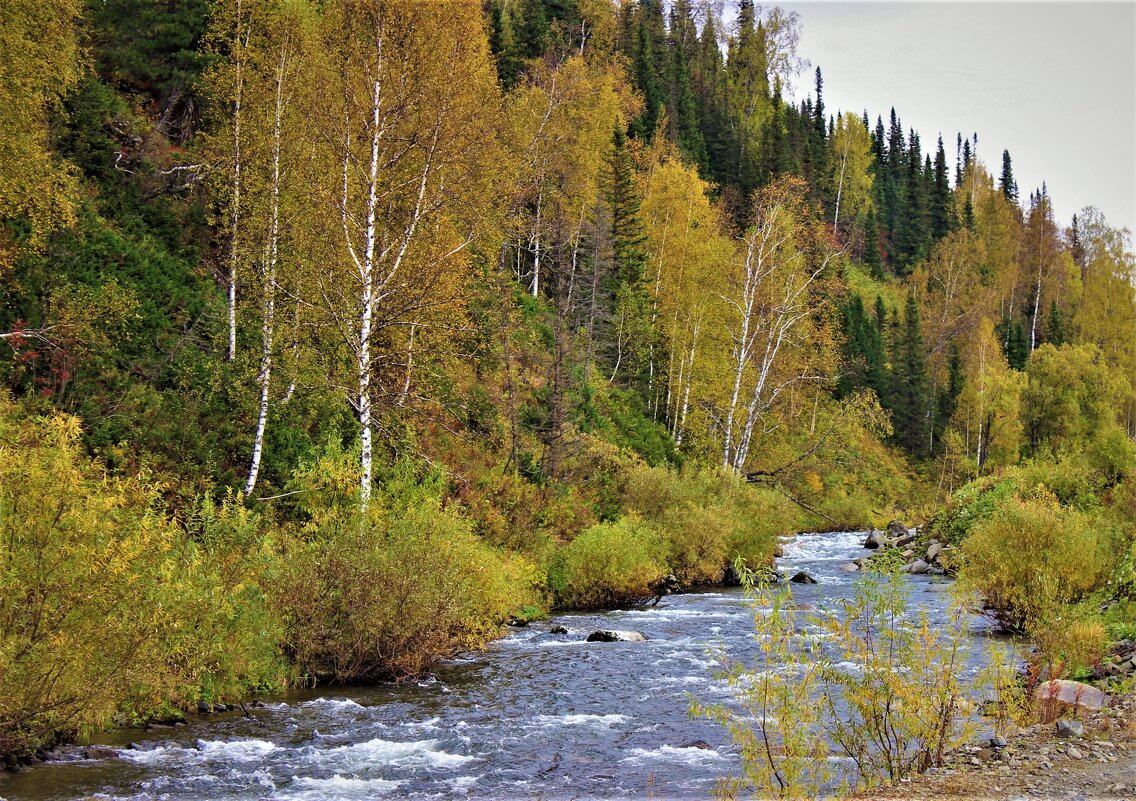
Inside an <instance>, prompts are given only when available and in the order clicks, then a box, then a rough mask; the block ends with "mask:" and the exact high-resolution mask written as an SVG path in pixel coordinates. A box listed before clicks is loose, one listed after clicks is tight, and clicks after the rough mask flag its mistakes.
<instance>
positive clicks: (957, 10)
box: [727, 0, 1136, 231]
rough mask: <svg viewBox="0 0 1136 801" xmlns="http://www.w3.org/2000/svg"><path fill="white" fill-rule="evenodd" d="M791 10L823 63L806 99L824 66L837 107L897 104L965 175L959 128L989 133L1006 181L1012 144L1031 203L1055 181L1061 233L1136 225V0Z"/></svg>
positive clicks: (806, 78)
mask: <svg viewBox="0 0 1136 801" xmlns="http://www.w3.org/2000/svg"><path fill="white" fill-rule="evenodd" d="M735 5H736V3H735V2H728V3H727V6H728V8H727V15H728V16H730V17H732V16H733V14H734V9H733V8H731V7H730V6H735ZM779 5H781V6H782V8H785V9H786V10H791V11H796V12H797V13H798V14H799V15H800V21H801V31H802V33H801V41H800V45H799V48H798V52H799V55H801V56H803V57H804V58H807V59H809V60H810V61H811V62H812V67H810V68H809V70H808V71H807V72H805V73H802V75H801V76H800V78H799V79H798V86H797V89H796V98H797V100H798V102H799V101H800V99H802V98H804V97H806V96H811V95H812V93H813V80H814V76H813V70H814V69H815V67H817V66H819V67H820V68H821V72H822V74H823V76H824V101H825V108H826V110H827V111H828V112H829V113H832V114H835V113H836V111H837V110H838V109H840V110H845V111H853V112H855V113H857V114H859V113H861V112H862V111H863V110H865V109H867V111H868V114H869V117H870V119H871V122H872V124H873V126H874V125H875V121H876V116H877V115H881V116H883V118H884V124H885V126H886V125H887V121H888V112H889V111H890V109H891V107H892V106H895V109H896V113H897V114H899V117H900V119H901V121H902V123H903V126H904V129H905V130H907V129H910V128H915V130H917V131H918V132H919V135H920V138H921V139H922V145H923V150H924V152H927V151H928V150H931V152H932V155H933V153H934V151H933V148H934V147H935V143H936V139H937V138H938V135H939V133H940V132H941V133H942V135H943V145H944V147H945V148H946V151H947V162H948V163H949V164H950V165H951V167H952V169H953V167H954V163H955V141H956V139H955V137H956V134H957V133H958V132H959V131H960V130H961V131H962V133H963V135H964V136H966V135H967V134H968V133H973V132H977V133H978V155H979V158H980V159H981V160H982V161H983V162H985V164H986V167H987V169H988V170H989V171H990V172H991V173H992V174H993V175H994V176H995V178H997V176H998V175H999V174H1000V172H1001V169H1002V150H1003V149H1004V148H1005V149H1009V151H1010V156H1011V158H1012V159H1013V167H1014V177H1015V178H1016V180H1017V182H1018V187H1019V190H1020V193H1021V197H1022V199H1023V202H1025V201H1027V200H1028V198H1029V193H1030V192H1031V191H1033V190H1034V189H1036V188H1040V187H1041V182H1042V181H1045V182H1046V185H1047V187H1048V191H1049V195H1050V197H1051V198H1052V200H1053V204H1054V210H1055V212H1056V215H1057V218H1058V223H1059V224H1060V225H1062V226H1064V225H1066V224H1068V223H1069V221H1070V219H1071V218H1072V215H1073V214H1074V213H1076V212H1077V211H1079V210H1080V209H1081V208H1082V207H1083V206H1088V205H1092V206H1096V207H1097V208H1099V209H1100V210H1101V211H1102V212H1103V213H1104V215H1105V217H1106V218H1107V219H1108V221H1109V222H1110V223H1111V224H1112V225H1113V226H1115V227H1121V226H1126V227H1128V228H1129V229H1130V230H1134V231H1136V0H1127V1H1126V2H1109V3H1087V2H1085V3H1081V2H1001V3H980V2H953V3H948V2H932V3H901V2H855V1H854V0H836V1H835V2H834V1H833V0H826V1H821V0H801V1H799V2H786V3H780V4H779Z"/></svg>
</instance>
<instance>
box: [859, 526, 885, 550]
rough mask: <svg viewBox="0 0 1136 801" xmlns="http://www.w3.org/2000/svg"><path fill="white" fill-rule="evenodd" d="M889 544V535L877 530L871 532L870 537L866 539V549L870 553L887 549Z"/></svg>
mask: <svg viewBox="0 0 1136 801" xmlns="http://www.w3.org/2000/svg"><path fill="white" fill-rule="evenodd" d="M887 544H888V538H887V535H886V534H884V533H883V532H882V531H877V530H875V529H872V530H871V531H869V532H868V536H867V537H866V538H865V539H864V547H865V548H867V549H868V550H870V551H874V550H876V549H877V548H886V547H887Z"/></svg>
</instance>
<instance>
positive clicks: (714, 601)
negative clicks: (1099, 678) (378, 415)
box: [0, 533, 988, 801]
mask: <svg viewBox="0 0 1136 801" xmlns="http://www.w3.org/2000/svg"><path fill="white" fill-rule="evenodd" d="M863 537H864V535H863V534H862V533H859V534H858V533H832V534H804V535H799V536H797V537H795V538H793V539H792V540H790V541H788V542H787V544H786V546H785V556H784V558H783V559H782V560H781V561H780V565H779V567H780V569H781V570H782V571H783V572H784V573H785V574H786V575H787V576H791V575H793V573H795V572H796V571H798V570H806V571H807V572H808V573H810V574H811V575H812V576H814V577H815V578H816V579H817V583H816V584H814V585H794V596H795V599H796V600H797V602H798V603H800V604H811V605H813V606H815V607H816V608H817V609H819V610H825V609H832V608H835V607H836V605H837V604H838V603H839V602H840V601H841V600H844V599H849V598H851V597H852V594H853V588H854V583H855V580H856V574H855V573H846V572H843V571H842V570H841V567H842V566H843V565H845V564H846V563H847V562H849V561H850V560H851V559H853V558H856V557H858V556H863V555H864V554H865V553H866V551H864V550H863V548H862V547H861V543H862V541H863ZM908 581H909V582H910V584H909V586H910V597H911V604H910V607H911V609H912V610H913V611H920V610H922V611H926V612H927V614H928V615H929V616H930V618H931V620H932V621H937V622H938V623H939V624H940V625H951V624H950V622H949V621H950V614H949V601H948V596H947V593H946V592H945V590H946V588H947V586H948V585H947V583H946V582H944V581H943V580H941V579H937V578H933V577H929V576H912V577H910V579H908ZM967 625H968V626H970V627H971V629H972V633H973V635H974V637H973V638H972V639H973V641H974V643H975V645H976V647H975V648H973V649H971V655H970V656H969V657H968V663H967V669H968V670H970V671H976V670H978V669H979V667H980V665H981V663H982V662H983V661H984V660H983V653H984V652H985V649H984V647H983V646H982V645H981V643H980V640H981V639H985V638H984V637H983V636H982V635H984V634H985V633H987V631H988V627H987V625H986V624H985V622H984V621H982V620H981V619H977V618H975V619H972V620H970V621H969V622H968V624H967ZM554 626H563V627H566V628H567V629H568V633H567V634H553V633H552V632H551V629H552V628H553V627H554ZM600 628H605V629H632V630H636V631H640V632H643V633H644V634H645V635H646V636H647V637H648V640H647V641H646V642H637V643H588V642H585V638H586V637H587V635H588V634H589V633H590V632H592V631H594V630H596V629H600ZM713 649H719V650H721V649H724V650H725V651H726V652H727V653H728V654H729V655H730V656H731V657H732V658H734V659H738V660H745V661H750V660H751V659H752V657H753V654H754V652H755V650H756V649H755V646H754V640H753V611H752V610H751V609H750V608H748V607H747V606H746V605H745V603H744V599H743V597H742V593H741V591H740V590H729V589H728V590H718V591H714V592H698V593H690V594H685V595H674V596H668V597H666V598H664V599H663V600H662V601H661V602H660V603H659V604H658V605H657V606H655V607H653V608H645V609H633V610H620V611H612V612H602V613H596V614H571V615H560V616H557V617H555V618H553V619H552V620H549V621H545V622H541V623H536V624H533V625H531V626H529V627H527V628H523V629H516V630H513V631H511V632H510V634H509V635H508V636H506V637H504V638H503V639H501V640H499V641H497V642H495V643H493V644H492V645H491V646H490V647H489V648H487V649H486V650H485V651H483V652H480V653H477V654H473V655H470V656H467V657H464V658H460V659H455V660H453V661H451V662H449V663H447V664H445V665H443V666H441V667H440V668H439V669H438V670H437V672H436V673H435V674H434V675H433V676H432V677H430V678H428V679H426V680H424V681H419V682H417V683H405V684H402V685H399V686H378V687H366V688H363V687H348V688H338V689H336V688H333V689H327V690H321V691H316V692H311V693H306V694H303V693H297V694H291V695H289V696H287V697H284V698H279V699H275V700H273V701H269V702H267V703H266V705H265V707H263V708H260V709H255V710H252V715H253V716H252V717H251V718H245V717H241V716H240V714H239V713H226V714H221V715H215V716H208V717H201V718H195V719H193V720H192V721H191V722H189V723H188V724H187V725H185V726H181V727H177V728H174V729H169V730H156V731H147V732H144V733H143V732H137V731H135V732H123V733H120V734H118V735H115V736H112V737H108V738H104V740H103V741H102V742H104V743H105V744H107V745H109V746H112V747H113V748H114V749H115V750H114V751H113V752H112V753H114V754H115V755H114V756H109V755H108V756H106V757H104V758H100V759H83V760H76V761H73V762H52V763H47V764H44V765H39V766H36V767H33V768H30V769H28V770H26V771H24V772H22V773H20V774H16V775H13V776H11V777H9V778H7V779H3V778H0V796H4V797H5V798H7V799H8V801H24V800H26V801H49V800H50V801H55V800H57V799H58V800H60V801H62V800H63V799H68V800H70V799H80V798H82V799H88V798H95V799H100V801H111V800H112V799H114V801H125V799H131V800H132V801H142V799H147V800H149V799H163V800H164V799H169V801H222V800H224V801H229V800H232V801H237V800H238V799H241V800H242V801H243V800H244V799H258V800H259V799H264V800H265V801H299V800H300V799H313V800H315V801H331V799H380V798H400V799H401V798H407V799H418V798H421V799H432V798H459V799H461V798H468V799H494V801H505V800H506V799H514V798H515V799H521V798H525V799H585V798H647V797H651V798H659V799H686V798H707V797H709V795H710V794H711V793H712V790H713V787H714V784H715V781H716V779H717V778H718V777H719V776H722V775H725V774H727V773H731V772H732V773H733V774H735V775H736V774H737V772H738V758H737V755H736V753H735V752H734V751H733V750H732V748H731V746H730V744H729V742H728V738H727V737H726V735H725V733H724V732H723V730H722V729H721V728H719V727H718V726H717V725H716V724H714V723H711V722H709V721H706V720H702V719H691V718H690V716H689V715H688V709H689V706H690V700H691V699H692V698H697V699H699V700H700V701H702V702H704V703H715V702H718V701H724V700H728V698H729V693H730V691H729V688H728V687H727V686H726V685H725V683H724V682H723V681H721V680H719V679H716V678H715V677H714V672H715V667H716V662H715V661H714V659H713V657H712V656H711V654H710V652H711V650H713ZM130 743H134V744H135V747H130ZM138 746H141V748H139V747H138ZM143 749H145V750H143Z"/></svg>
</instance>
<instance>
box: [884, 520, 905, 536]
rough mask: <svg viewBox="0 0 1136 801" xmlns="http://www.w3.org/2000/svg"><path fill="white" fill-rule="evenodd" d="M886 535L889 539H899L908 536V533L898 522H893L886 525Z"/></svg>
mask: <svg viewBox="0 0 1136 801" xmlns="http://www.w3.org/2000/svg"><path fill="white" fill-rule="evenodd" d="M887 533H888V536H889V537H891V538H892V539H898V538H899V537H906V536H908V535H909V534H910V532H909V531H908V530H907V526H905V525H904V524H903V523H902V522H901V521H899V520H893V521H891V522H890V523H888V525H887Z"/></svg>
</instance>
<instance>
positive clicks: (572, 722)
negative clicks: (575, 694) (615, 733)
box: [533, 714, 631, 729]
mask: <svg viewBox="0 0 1136 801" xmlns="http://www.w3.org/2000/svg"><path fill="white" fill-rule="evenodd" d="M533 720H534V721H535V722H536V723H537V724H538V725H540V726H546V727H548V726H555V727H559V726H598V727H601V728H605V729H610V728H611V727H612V726H618V725H619V724H620V723H626V722H627V721H629V720H631V718H629V717H628V716H627V715H586V714H581V715H537V716H536V717H535V718H533Z"/></svg>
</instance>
